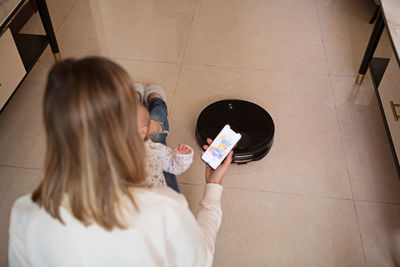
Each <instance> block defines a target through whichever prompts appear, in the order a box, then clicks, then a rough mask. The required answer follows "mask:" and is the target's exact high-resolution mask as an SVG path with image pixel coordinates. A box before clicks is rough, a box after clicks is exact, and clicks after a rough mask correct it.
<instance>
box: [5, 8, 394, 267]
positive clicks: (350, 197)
mask: <svg viewBox="0 0 400 267" xmlns="http://www.w3.org/2000/svg"><path fill="white" fill-rule="evenodd" d="M48 5H49V8H50V13H51V15H52V18H53V23H54V27H55V29H56V35H57V38H58V41H59V45H60V48H61V53H62V55H63V57H64V58H65V57H81V56H86V55H103V56H107V57H110V58H112V59H114V60H115V61H117V62H118V63H120V64H121V65H122V66H124V67H125V68H126V69H127V71H128V72H129V73H130V74H131V75H132V77H133V79H134V80H136V81H139V82H143V83H146V82H149V81H152V82H154V83H159V84H161V85H163V86H164V87H165V89H166V91H167V96H168V104H169V109H170V121H171V127H172V129H171V134H170V137H169V143H170V145H171V146H174V145H176V144H178V143H180V142H184V143H187V144H189V145H191V146H192V147H194V148H195V151H196V154H197V157H196V160H195V161H194V164H193V166H192V167H191V168H190V170H189V171H188V172H186V173H185V174H183V175H181V176H180V177H179V182H180V186H181V189H182V192H183V193H184V194H185V196H186V197H187V198H188V200H189V204H190V208H191V209H192V210H193V211H194V212H196V209H197V204H198V202H199V200H200V198H201V195H202V191H203V184H204V181H203V169H204V166H203V164H202V163H201V161H200V160H199V152H200V149H199V148H198V147H197V145H196V141H195V137H194V126H195V122H196V118H197V116H198V114H199V112H200V111H201V110H202V109H203V108H204V107H205V106H206V105H208V104H209V103H211V102H212V101H215V100H218V99H222V98H242V99H247V100H250V101H254V102H255V103H257V104H259V105H261V106H263V107H264V108H266V109H267V110H268V111H269V112H270V114H271V115H272V117H273V118H274V119H275V123H276V136H275V143H274V145H273V147H272V150H271V152H270V153H269V155H268V156H267V157H266V158H264V159H263V160H261V161H259V162H254V163H252V164H249V165H247V166H232V168H231V169H230V170H229V173H228V175H227V177H226V179H225V192H224V197H223V210H224V218H223V224H222V226H221V229H220V232H219V235H218V238H217V246H216V255H215V264H214V266H216V267H224V266H229V267H234V266H240V267H241V266H350V267H355V266H399V264H400V184H399V178H398V177H397V174H396V172H395V167H394V163H393V160H392V157H391V153H390V148H389V145H388V141H387V139H386V136H385V131H384V128H383V124H382V119H381V117H380V114H379V110H378V106H377V101H376V98H375V95H374V92H373V88H372V84H371V80H370V79H369V78H368V77H367V78H366V79H365V81H364V83H363V84H362V85H361V86H356V85H355V84H354V80H355V74H356V73H357V69H358V66H359V64H360V62H361V57H362V55H363V51H364V49H365V46H366V43H367V41H368V38H369V35H370V32H371V30H372V26H371V25H369V24H368V20H369V18H370V16H371V15H372V13H373V11H374V4H373V1H372V0H335V1H332V0H302V1H300V0H285V1H282V0H252V1H242V0H170V1H159V0H135V1H130V0H113V1H108V0H48ZM23 31H24V32H30V33H36V32H42V31H43V30H42V29H41V25H40V20H39V17H38V15H35V16H34V17H32V19H31V20H30V21H29V23H28V24H27V25H26V26H25V27H24V29H23ZM390 53H391V52H390V46H389V42H388V37H387V34H386V33H384V35H383V37H382V42H381V44H380V46H379V47H378V49H377V54H379V55H382V56H390ZM52 64H53V60H52V56H51V53H50V51H49V49H47V50H46V52H45V53H44V54H43V56H42V57H41V58H40V60H39V62H38V63H37V64H36V66H35V68H34V69H33V70H32V72H31V73H30V74H29V75H28V77H27V79H26V80H25V81H24V83H23V84H22V85H21V87H20V88H19V90H18V91H17V93H16V94H15V96H14V97H13V98H12V100H11V101H10V103H9V105H8V106H7V108H6V109H5V110H4V111H3V112H2V113H1V114H0V148H1V149H0V196H1V202H0V266H6V265H7V239H8V234H7V230H8V220H9V212H10V208H11V205H12V203H13V201H14V200H15V199H16V198H17V197H18V196H20V195H22V194H25V193H28V192H30V191H31V190H32V189H33V188H34V187H35V185H36V184H37V183H38V181H39V180H40V178H41V177H42V175H43V171H42V163H43V158H44V147H45V139H44V131H43V126H42V121H41V101H42V95H43V87H44V83H45V79H46V73H47V71H48V70H49V68H50V67H51V65H52Z"/></svg>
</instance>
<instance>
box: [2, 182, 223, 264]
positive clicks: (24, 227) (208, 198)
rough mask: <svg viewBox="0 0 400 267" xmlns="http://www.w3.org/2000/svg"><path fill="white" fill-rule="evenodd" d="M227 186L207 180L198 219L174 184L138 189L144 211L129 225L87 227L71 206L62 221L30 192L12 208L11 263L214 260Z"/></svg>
mask: <svg viewBox="0 0 400 267" xmlns="http://www.w3.org/2000/svg"><path fill="white" fill-rule="evenodd" d="M221 195H222V186H220V185H217V184H206V186H205V191H204V196H203V200H202V201H201V203H200V206H199V211H198V214H197V219H196V218H195V217H194V216H193V214H192V213H191V211H190V210H189V208H188V203H187V201H186V199H185V197H184V196H183V195H182V194H178V193H176V192H175V191H173V190H172V189H170V188H169V187H158V188H151V189H145V188H142V189H134V199H135V201H136V203H137V204H138V207H139V209H140V212H139V213H138V215H137V216H136V217H135V220H134V223H133V224H132V226H131V227H129V228H127V229H124V230H122V229H114V230H113V231H111V232H109V231H106V230H105V229H104V228H102V227H100V226H98V225H97V224H93V225H91V226H88V227H85V226H84V225H83V224H81V223H80V222H79V221H78V220H77V219H75V218H74V217H73V216H72V215H71V214H70V213H69V212H68V211H67V210H66V209H64V208H61V216H62V218H63V220H64V222H65V223H66V224H65V225H63V224H61V223H60V222H59V221H58V220H56V219H54V218H53V217H51V216H50V215H49V214H48V213H47V212H46V211H45V210H44V209H43V208H40V207H39V206H38V205H37V204H36V203H34V202H32V200H31V198H30V195H27V196H23V197H21V198H19V199H18V200H17V201H16V202H15V203H14V206H13V208H12V212H11V222H10V240H9V264H10V266H11V267H16V266H38V267H39V266H40V267H47V266H49V267H50V266H51V267H55V266H96V267H100V266H119V267H124V266H149V267H150V266H184V267H189V266H199V267H204V266H211V265H212V261H213V255H214V247H215V239H216V234H217V231H218V229H219V226H220V224H221V218H222V210H221Z"/></svg>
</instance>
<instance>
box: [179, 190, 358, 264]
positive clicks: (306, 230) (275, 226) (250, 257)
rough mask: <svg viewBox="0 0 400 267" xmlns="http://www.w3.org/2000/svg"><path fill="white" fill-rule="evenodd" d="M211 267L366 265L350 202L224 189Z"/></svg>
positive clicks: (195, 199)
mask: <svg viewBox="0 0 400 267" xmlns="http://www.w3.org/2000/svg"><path fill="white" fill-rule="evenodd" d="M181 189H182V192H183V193H184V194H185V196H186V198H187V199H188V201H189V203H190V207H191V208H192V209H193V210H195V209H196V207H197V205H198V203H199V201H200V199H201V196H202V192H203V187H202V186H196V185H181ZM213 266H215V267H219V266H232V267H234V266H240V267H241V266H349V267H350V266H351V267H355V266H365V263H364V256H363V251H362V246H361V241H360V235H359V230H358V227H357V218H356V214H355V211H354V204H353V201H350V200H335V199H323V198H322V199H321V198H309V197H303V196H293V195H285V194H275V193H265V192H255V191H245V190H243V191H242V190H232V189H227V188H225V189H224V195H223V221H222V225H221V228H220V231H219V233H218V236H217V243H216V253H215V260H214V265H213Z"/></svg>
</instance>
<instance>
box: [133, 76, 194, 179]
mask: <svg viewBox="0 0 400 267" xmlns="http://www.w3.org/2000/svg"><path fill="white" fill-rule="evenodd" d="M137 87H138V86H137V84H135V88H137ZM160 90H162V88H161V87H159V86H149V87H147V88H146V90H145V95H146V98H147V100H148V101H147V102H149V103H153V104H154V102H156V104H157V102H158V103H159V104H165V101H164V100H163V99H162V98H164V99H165V94H164V93H163V91H160ZM138 93H139V94H140V92H138ZM163 95H164V97H163ZM141 99H143V97H141ZM161 101H162V102H161ZM150 111H151V112H152V115H153V116H152V117H153V118H155V117H165V118H166V115H167V114H157V113H166V109H157V108H154V105H153V107H151V110H150ZM137 114H138V130H139V135H140V136H141V138H142V139H143V140H144V144H145V148H146V153H147V155H146V167H147V172H148V176H147V179H146V184H147V185H150V186H161V185H166V180H165V177H164V174H163V172H167V173H170V174H175V175H178V174H181V173H183V172H184V171H186V170H187V169H188V168H189V167H190V165H191V164H192V161H193V150H192V149H191V148H190V147H189V146H187V145H182V144H180V145H179V146H177V147H176V148H174V149H173V150H172V149H171V148H169V147H167V146H166V145H165V144H163V143H165V137H166V135H167V131H165V129H163V126H162V122H160V121H155V120H152V119H151V117H150V116H151V115H150V113H149V111H148V110H147V108H146V107H145V106H144V105H142V104H139V105H138V112H137ZM160 135H161V137H160ZM151 137H153V138H151ZM151 139H156V140H155V141H156V142H153V141H152V140H151ZM160 139H164V140H160Z"/></svg>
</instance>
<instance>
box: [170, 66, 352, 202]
mask: <svg viewBox="0 0 400 267" xmlns="http://www.w3.org/2000/svg"><path fill="white" fill-rule="evenodd" d="M224 98H225V99H226V98H233V99H235V98H237V99H245V100H249V101H252V102H254V103H257V104H259V105H261V106H262V107H264V108H265V109H266V110H268V112H269V113H270V114H271V116H272V118H273V119H274V121H275V127H276V134H275V139H274V144H273V146H272V150H271V151H270V153H269V154H268V155H267V157H265V158H264V159H262V160H261V161H259V162H255V163H251V164H249V165H247V166H233V167H232V168H231V170H230V172H229V178H227V180H226V185H227V186H229V187H235V188H247V189H254V190H267V191H274V192H287V193H299V194H309V195H318V196H331V197H343V198H351V190H350V184H349V181H348V177H347V170H346V164H345V160H344V153H343V149H342V144H341V138H340V133H339V127H338V123H337V117H336V111H335V106H334V102H333V96H332V94H331V88H330V82H329V78H328V77H327V76H324V75H304V74H292V75H290V76H288V75H286V74H285V73H276V72H263V71H250V70H242V69H227V68H213V67H195V66H184V68H183V70H182V74H181V77H180V81H179V84H178V88H177V91H176V94H175V100H174V107H173V108H172V111H171V117H170V121H171V123H170V126H171V134H170V137H169V143H170V145H171V146H175V145H177V144H178V143H186V144H189V145H191V146H192V147H194V148H195V152H196V155H195V160H194V163H193V165H192V167H191V168H190V169H189V170H188V171H187V172H186V173H184V174H183V175H181V176H180V177H178V179H179V180H180V181H181V182H187V183H194V184H199V183H201V182H202V180H203V179H204V178H203V177H202V173H203V171H204V170H203V168H204V164H203V163H202V162H201V160H200V158H199V157H200V154H199V153H200V149H199V147H198V145H197V143H196V140H195V126H196V120H197V117H198V115H199V114H200V112H201V111H202V110H203V109H204V108H205V107H206V106H207V105H209V104H211V103H213V102H214V101H216V100H220V99H224Z"/></svg>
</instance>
